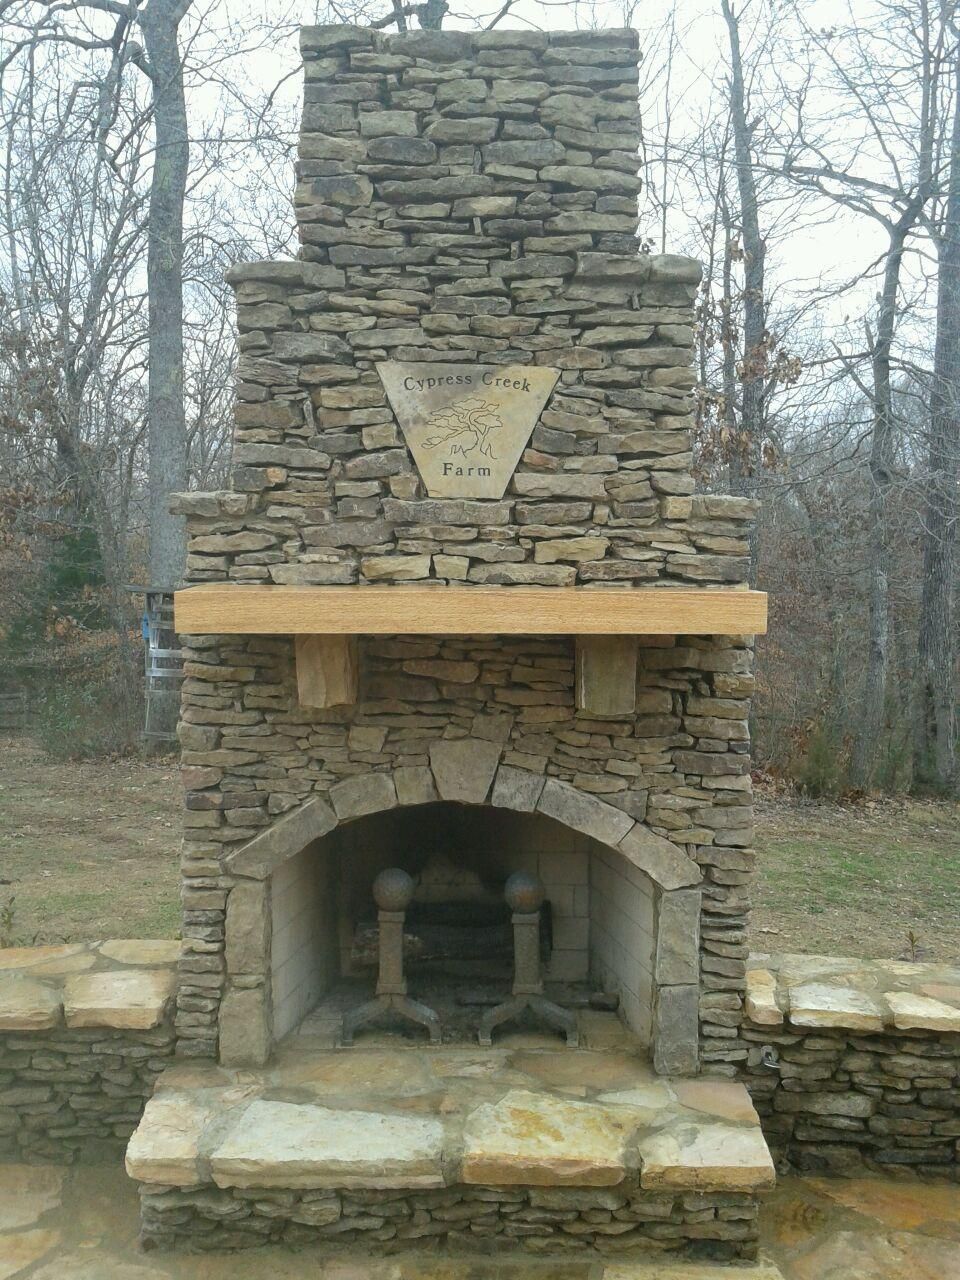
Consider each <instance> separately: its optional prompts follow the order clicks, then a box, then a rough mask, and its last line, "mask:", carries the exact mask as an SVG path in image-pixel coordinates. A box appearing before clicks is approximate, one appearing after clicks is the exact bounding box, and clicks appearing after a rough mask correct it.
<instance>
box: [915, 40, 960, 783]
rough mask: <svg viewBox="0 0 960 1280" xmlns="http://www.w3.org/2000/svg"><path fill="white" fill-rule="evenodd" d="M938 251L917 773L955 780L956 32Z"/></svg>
mask: <svg viewBox="0 0 960 1280" xmlns="http://www.w3.org/2000/svg"><path fill="white" fill-rule="evenodd" d="M955 57H956V64H955V67H956V70H955V78H954V90H953V92H954V102H953V125H952V130H951V136H950V147H949V152H948V156H947V170H948V180H947V184H946V200H945V202H944V209H943V217H942V221H941V223H940V226H939V229H938V234H937V237H936V243H937V252H938V258H939V274H938V287H937V336H936V345H935V349H934V362H933V379H932V388H931V398H930V444H929V460H928V466H929V475H928V477H927V481H926V486H925V490H926V501H925V505H924V512H923V593H922V596H921V603H920V621H919V638H918V646H917V649H918V653H917V657H918V667H919V670H918V673H917V689H916V702H915V709H914V778H915V781H916V782H918V783H919V784H921V785H928V786H933V787H935V788H936V789H937V790H938V791H941V792H952V791H955V790H956V786H957V694H956V687H955V681H956V664H957V636H956V614H955V608H954V590H955V575H956V543H957V520H958V486H960V40H958V41H957V43H956V49H955Z"/></svg>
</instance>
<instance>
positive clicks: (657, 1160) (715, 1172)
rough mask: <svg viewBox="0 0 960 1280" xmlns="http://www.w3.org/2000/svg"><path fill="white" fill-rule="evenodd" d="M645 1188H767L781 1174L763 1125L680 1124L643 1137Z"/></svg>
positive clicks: (751, 1189)
mask: <svg viewBox="0 0 960 1280" xmlns="http://www.w3.org/2000/svg"><path fill="white" fill-rule="evenodd" d="M639 1151H640V1159H641V1161H642V1170H641V1174H640V1185H641V1187H643V1188H645V1189H648V1190H658V1189H660V1188H664V1189H667V1188H677V1189H678V1190H679V1189H683V1190H687V1191H763V1190H765V1189H767V1188H771V1187H773V1186H774V1184H775V1182H776V1172H775V1170H774V1167H773V1161H772V1159H771V1158H770V1152H769V1150H768V1149H767V1144H766V1142H765V1141H764V1137H763V1134H762V1133H761V1131H760V1127H759V1125H755V1126H750V1127H738V1126H735V1125H732V1124H709V1123H707V1124H702V1125H700V1124H688V1123H686V1122H680V1123H675V1124H673V1125H671V1126H670V1127H669V1128H666V1129H661V1130H659V1131H657V1132H654V1133H649V1134H648V1133H644V1134H642V1135H641V1138H640V1144H639Z"/></svg>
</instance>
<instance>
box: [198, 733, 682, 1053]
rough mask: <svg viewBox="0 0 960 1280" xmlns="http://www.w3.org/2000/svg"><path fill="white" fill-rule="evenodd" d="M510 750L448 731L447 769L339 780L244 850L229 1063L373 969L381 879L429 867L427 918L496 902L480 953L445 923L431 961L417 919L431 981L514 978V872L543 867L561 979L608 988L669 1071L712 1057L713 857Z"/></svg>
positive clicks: (436, 753) (230, 955)
mask: <svg viewBox="0 0 960 1280" xmlns="http://www.w3.org/2000/svg"><path fill="white" fill-rule="evenodd" d="M500 754H501V753H500V750H499V744H490V743H488V742H479V743H478V742H473V741H471V740H470V739H466V738H465V739H450V740H441V741H440V742H438V743H436V744H434V746H433V749H432V750H431V752H430V756H429V758H430V760H431V764H432V767H431V765H425V766H419V767H418V766H412V767H411V766H407V767H406V769H404V768H403V767H401V769H400V770H398V771H397V773H398V774H399V777H398V776H397V773H394V774H391V773H378V774H374V775H370V776H359V777H357V778H356V779H350V780H347V781H345V782H342V783H339V784H336V786H335V787H334V788H333V789H332V792H331V797H330V799H331V803H330V804H329V805H328V804H326V803H324V802H323V801H321V800H319V799H317V800H313V801H309V802H308V804H307V805H306V806H304V808H303V809H300V810H298V811H297V813H296V814H295V815H293V816H292V817H291V818H289V819H287V820H281V821H279V822H278V823H276V824H275V825H274V826H272V827H270V828H269V829H268V830H267V831H265V832H264V834H263V835H262V836H260V837H257V838H255V839H253V840H252V841H250V842H249V843H248V844H247V845H245V846H244V847H243V848H242V849H240V850H238V851H237V852H236V853H235V854H233V855H231V857H230V859H229V860H228V865H229V868H230V870H231V872H232V873H233V875H234V876H236V878H237V882H236V885H235V887H234V888H233V889H232V890H231V896H230V898H229V899H228V904H227V912H226V924H225V931H226V944H225V954H226V969H227V991H226V994H225V996H224V999H223V1003H222V1005H221V1010H220V1021H219V1030H220V1057H221V1061H224V1062H227V1063H249V1062H264V1061H266V1059H267V1057H268V1056H269V1053H270V1050H271V1048H272V1046H273V1044H274V1043H275V1042H276V1041H277V1040H278V1039H279V1038H281V1037H282V1036H283V1035H285V1034H286V1033H287V1032H289V1031H291V1030H293V1029H294V1028H295V1027H297V1026H298V1024H299V1023H300V1022H301V1020H302V1019H303V1018H304V1016H305V1015H306V1014H308V1013H309V1012H310V1011H311V1010H312V1009H313V1008H314V1007H315V1006H316V1005H317V1004H318V1002H319V1001H321V999H322V998H323V996H324V995H325V994H326V993H327V992H329V991H330V989H331V988H332V987H334V986H335V985H336V983H337V980H338V979H340V978H342V977H346V976H354V975H357V976H360V977H362V976H363V975H364V974H365V972H366V969H367V968H369V965H367V966H365V965H364V963H363V960H364V956H363V953H362V941H363V940H362V938H361V939H360V945H359V948H358V932H360V930H361V929H362V926H363V925H364V924H365V923H366V924H369V923H370V922H372V920H373V913H372V910H371V896H370V887H371V885H372V883H373V880H374V878H375V876H376V875H377V873H378V872H379V871H382V870H383V869H384V868H386V867H390V866H400V867H403V869H404V870H407V871H409V872H410V873H411V874H412V875H413V876H414V877H415V878H416V879H417V880H418V883H419V885H420V892H419V894H418V897H417V899H415V904H416V903H417V902H419V903H420V904H422V905H423V907H424V911H423V913H422V914H423V915H425V916H426V917H427V919H429V912H428V911H427V910H426V908H427V906H428V904H429V905H432V906H434V907H446V908H450V907H452V906H453V905H454V904H456V903H457V902H459V903H461V904H463V905H464V907H466V908H467V911H466V914H467V915H469V914H470V911H469V908H471V907H472V908H474V911H476V909H477V908H478V907H482V908H483V910H482V911H481V913H480V918H481V922H482V929H481V930H479V932H480V933H481V934H482V935H483V936H484V937H485V941H483V945H482V946H481V948H480V949H479V950H475V951H474V953H471V952H470V951H469V949H467V950H465V949H464V948H465V943H464V942H463V941H458V940H457V939H456V937H454V939H453V940H452V941H450V942H447V941H446V937H445V936H444V935H442V936H441V939H440V948H441V949H440V951H439V953H436V952H435V953H434V954H433V955H431V954H430V953H429V949H428V950H427V954H426V955H425V956H424V957H423V958H422V959H420V960H419V963H418V954H417V950H418V948H417V946H416V944H417V943H418V942H419V941H421V940H420V939H419V938H418V937H417V936H416V935H417V923H416V917H414V920H413V922H412V923H411V924H410V932H411V934H412V935H413V936H412V938H411V941H412V943H413V944H414V945H413V946H412V948H410V949H412V950H413V955H412V957H411V960H410V964H409V969H410V976H411V979H412V980H413V982H414V983H416V980H417V978H418V976H420V975H423V977H422V978H421V981H429V980H430V979H429V977H428V975H431V974H433V975H434V977H435V976H436V975H437V974H442V975H445V976H446V977H447V979H448V981H449V994H450V995H451V996H453V995H454V994H455V993H456V991H457V990H458V989H461V988H464V987H467V988H470V987H475V986H476V985H477V984H478V983H484V982H486V983H487V984H488V985H490V986H491V987H492V988H493V989H495V988H496V986H497V984H499V985H500V986H501V988H502V987H504V986H505V985H508V984H509V978H510V972H509V962H510V959H511V957H510V951H509V948H510V936H509V928H508V915H507V913H506V912H505V910H503V908H502V904H503V885H504V882H505V880H506V878H507V876H508V875H509V874H510V873H511V872H512V871H516V870H532V871H535V872H536V873H537V874H538V875H539V877H540V879H541V880H542V882H543V884H544V887H545V889H546V901H547V904H548V912H547V917H546V925H545V928H544V930H543V932H544V935H545V936H544V938H543V951H544V960H545V977H546V979H547V981H548V982H551V981H552V982H553V983H554V984H558V985H562V986H564V987H567V988H570V989H573V988H577V987H579V988H580V989H581V990H582V991H584V993H586V991H588V990H589V991H597V992H600V991H602V992H605V993H607V994H608V996H609V997H612V999H613V1001H614V1003H615V1004H616V1006H617V1007H618V1008H619V1012H620V1015H621V1017H622V1018H623V1020H624V1022H625V1023H626V1025H627V1027H629V1028H630V1030H631V1031H632V1032H633V1033H634V1034H635V1035H636V1037H637V1038H638V1040H639V1042H640V1043H641V1044H643V1045H645V1046H647V1047H648V1048H650V1049H651V1050H653V1051H654V1052H655V1060H656V1062H657V1064H658V1066H659V1068H660V1069H661V1070H663V1071H665V1072H673V1073H689V1072H694V1071H695V1070H696V1068H697V1062H698V1044H697V1041H698V1004H699V927H700V911H701V892H700V889H699V888H698V887H696V888H695V887H690V886H691V885H692V884H693V883H694V882H696V883H699V869H698V868H697V867H696V865H695V864H694V863H692V862H691V861H690V860H689V859H688V858H686V856H685V855H684V854H683V853H681V852H680V850H679V849H678V848H677V847H676V846H673V845H672V844H671V843H670V842H668V841H667V840H665V839H663V838H662V837H658V836H656V835H655V834H654V833H653V832H652V831H650V830H649V829H648V828H646V827H645V825H644V824H642V823H637V822H635V821H634V820H633V819H632V818H631V817H630V816H629V815H627V814H625V813H624V812H623V811H622V810H620V809H617V808H615V807H613V806H611V805H608V804H606V803H605V802H603V801H601V800H597V799H596V798H594V797H593V796H590V795H588V794H587V793H581V792H578V791H577V790H576V789H575V788H573V787H572V786H570V785H569V784H566V783H562V782H559V781H555V780H552V779H544V778H542V777H540V776H538V775H530V773H529V772H528V771H526V770H521V769H517V768H516V767H513V766H510V765H505V764H501V763H500V759H499V757H500ZM401 796H402V799H401ZM498 912H499V915H498ZM447 914H449V911H448V912H447ZM498 919H499V920H500V921H501V924H502V927H501V928H500V929H499V930H498V929H497V921H498ZM446 932H447V934H449V933H450V932H453V933H454V934H455V932H456V926H455V925H454V926H451V927H450V928H448V930H447V931H446ZM471 936H472V935H471V934H470V933H469V931H467V937H468V938H469V937H471ZM463 937H464V934H463V933H462V932H461V939H462V938H463ZM428 946H429V943H428ZM498 946H499V950H498V949H497V948H498ZM445 948H446V949H445ZM358 949H359V950H360V955H359V957H358V954H357V953H358ZM431 962H432V963H431ZM436 985H437V983H436V980H434V982H433V988H434V989H436Z"/></svg>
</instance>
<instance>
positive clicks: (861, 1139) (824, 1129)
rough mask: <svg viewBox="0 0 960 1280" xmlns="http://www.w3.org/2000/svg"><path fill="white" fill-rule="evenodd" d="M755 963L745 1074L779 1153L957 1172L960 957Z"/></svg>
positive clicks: (846, 1168) (801, 1162)
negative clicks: (955, 960) (951, 960)
mask: <svg viewBox="0 0 960 1280" xmlns="http://www.w3.org/2000/svg"><path fill="white" fill-rule="evenodd" d="M751 964H752V966H753V967H752V968H751V969H750V970H749V971H748V975H747V1019H746V1020H745V1021H744V1024H743V1027H742V1031H741V1036H742V1039H743V1041H744V1043H745V1044H746V1045H747V1046H748V1047H749V1057H748V1061H747V1065H746V1068H745V1071H744V1077H743V1078H744V1081H745V1083H746V1084H747V1086H748V1088H749V1089H750V1092H751V1094H752V1096H753V1099H754V1102H755V1103H756V1107H757V1111H758V1112H759V1114H760V1119H761V1123H762V1125H763V1131H764V1135H765V1137H766V1138H767V1141H768V1142H769V1143H770V1146H771V1149H772V1150H773V1151H775V1152H776V1153H777V1154H778V1156H779V1158H780V1160H781V1161H786V1162H787V1163H788V1164H789V1165H791V1166H793V1167H794V1168H797V1169H800V1170H802V1171H803V1172H806V1173H830V1174H838V1175H848V1176H850V1175H852V1176H856V1175H862V1174H864V1173H868V1172H869V1173H884V1174H887V1175H890V1174H891V1173H899V1172H909V1173H911V1174H916V1173H919V1174H923V1175H927V1176H935V1177H940V1178H949V1179H951V1180H953V1181H957V1180H960V966H956V965H937V964H933V963H929V964H913V963H902V962H900V961H895V960H894V961H891V960H879V961H870V960H866V961H863V960H856V959H850V958H846V959H845V958H842V957H835V956H790V955H786V956H757V957H751ZM764 1046H766V1048H767V1051H768V1052H767V1053H766V1054H765V1053H764V1052H763V1049H764ZM770 1049H772V1050H773V1051H774V1054H775V1055H776V1060H777V1065H775V1066H774V1065H772V1064H771V1063H770V1054H769V1050H770ZM764 1059H766V1063H765V1061H764Z"/></svg>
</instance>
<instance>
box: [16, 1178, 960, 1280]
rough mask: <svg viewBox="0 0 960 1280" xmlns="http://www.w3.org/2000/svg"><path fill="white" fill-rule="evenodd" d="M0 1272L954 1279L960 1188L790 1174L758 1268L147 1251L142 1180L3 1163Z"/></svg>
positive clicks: (133, 1279) (208, 1279) (325, 1277)
mask: <svg viewBox="0 0 960 1280" xmlns="http://www.w3.org/2000/svg"><path fill="white" fill-rule="evenodd" d="M0 1205H2V1207H3V1210H4V1214H3V1217H2V1218H0V1280H304V1278H305V1277H310V1280H953V1277H954V1276H960V1187H956V1186H953V1185H951V1184H949V1183H924V1182H919V1181H917V1182H909V1181H903V1180H902V1179H898V1180H896V1181H893V1180H890V1179H880V1178H870V1179H850V1180H840V1179H836V1180H833V1179H827V1178H804V1179H801V1178H783V1179H781V1182H780V1185H779V1187H778V1189H777V1190H776V1192H774V1193H773V1195H772V1196H771V1197H770V1198H769V1199H768V1200H766V1201H765V1203H764V1208H763V1212H762V1225H763V1234H764V1247H765V1254H766V1259H765V1261H764V1262H763V1263H762V1264H760V1265H759V1266H748V1265H738V1266H722V1265H721V1266H716V1265H713V1264H707V1263H688V1264H679V1265H678V1264H674V1263H658V1262H648V1263H634V1262H629V1263H611V1262H585V1261H582V1260H579V1259H578V1260H569V1259H555V1260H553V1259H535V1260H527V1259H523V1260H519V1261H517V1262H516V1263H512V1262H509V1261H506V1260H504V1259H502V1258H498V1259H496V1260H495V1261H487V1260H485V1259H482V1258H481V1259H476V1258H471V1259H467V1258H462V1259H461V1258H457V1257H455V1256H454V1257H449V1258H445V1259H440V1258H438V1257H437V1256H436V1255H433V1256H430V1255H423V1254H420V1255H417V1254H410V1255H405V1256H403V1257H402V1258H398V1259H388V1260H386V1261H368V1260H366V1259H364V1258H363V1257H348V1258H335V1257H331V1255H330V1254H329V1252H327V1253H324V1252H323V1251H322V1250H321V1249H319V1248H308V1249H298V1250H292V1249H283V1248H277V1247H273V1248H265V1249H259V1250H253V1251H251V1252H249V1253H245V1254H239V1255H238V1254H235V1253H231V1254H220V1255H217V1254H214V1255H186V1254H179V1255H172V1254H156V1253H152V1254H144V1253H142V1252H140V1251H139V1250H138V1248H137V1232H138V1213H137V1208H138V1206H137V1194H136V1188H135V1186H134V1184H133V1183H132V1182H131V1181H130V1180H129V1179H128V1178H126V1177H125V1176H124V1174H123V1171H122V1170H121V1169H120V1168H118V1167H116V1166H112V1165H111V1166H99V1167H93V1168H73V1169H68V1170H61V1169H53V1168H47V1167H43V1168H38V1167H36V1166H26V1165H0Z"/></svg>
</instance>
